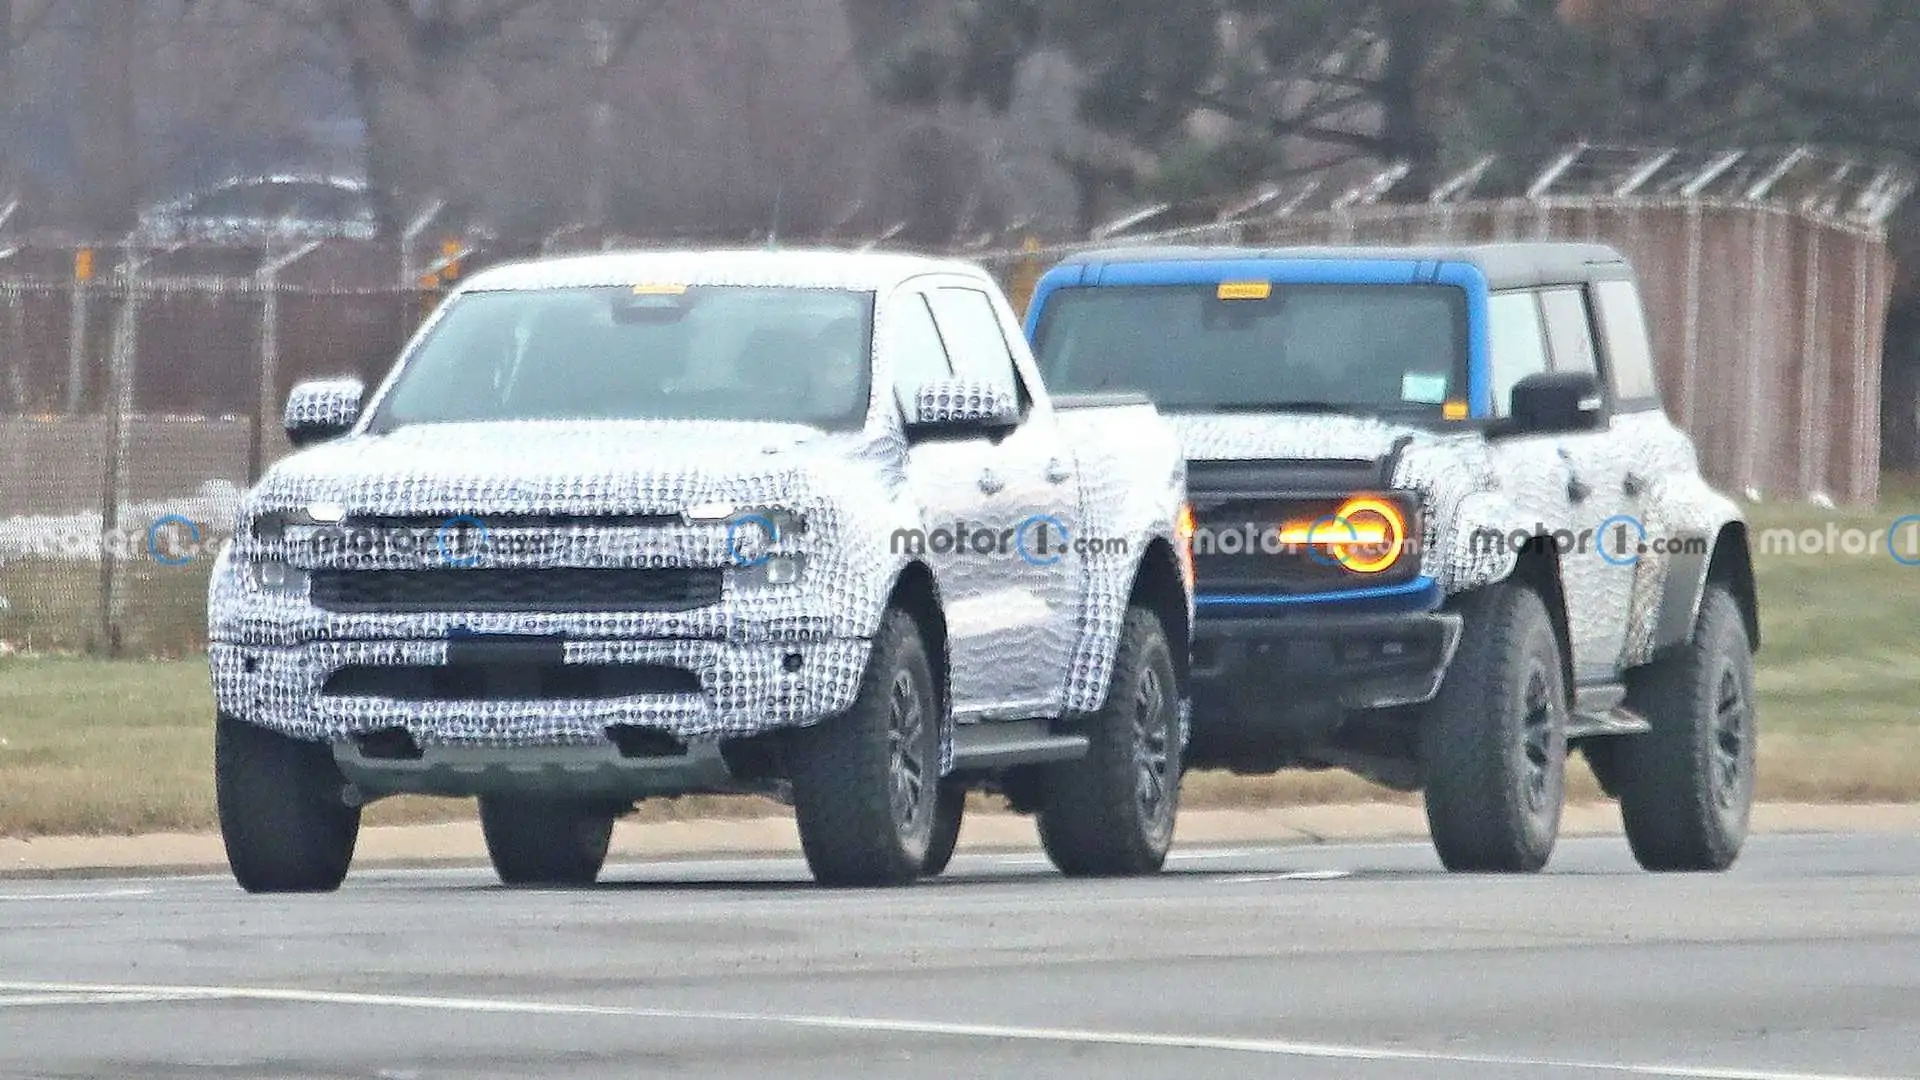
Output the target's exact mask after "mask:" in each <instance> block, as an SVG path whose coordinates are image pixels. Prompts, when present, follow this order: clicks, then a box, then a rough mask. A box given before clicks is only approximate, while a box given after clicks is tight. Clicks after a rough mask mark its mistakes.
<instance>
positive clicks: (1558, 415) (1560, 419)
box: [1506, 372, 1606, 434]
mask: <svg viewBox="0 0 1920 1080" xmlns="http://www.w3.org/2000/svg"><path fill="white" fill-rule="evenodd" d="M1512 402H1513V407H1512V409H1511V410H1509V411H1510V412H1511V413H1512V416H1511V417H1510V418H1509V419H1508V421H1507V424H1506V429H1507V430H1508V431H1509V432H1513V433H1529V434H1544V433H1550V432H1567V431H1593V430H1595V429H1596V428H1598V427H1600V426H1601V425H1602V424H1603V423H1604V422H1605V420H1606V392H1605V389H1604V388H1603V387H1601V385H1600V380H1599V379H1598V378H1596V377H1595V376H1593V375H1592V374H1590V373H1588V372H1558V373H1542V374H1539V375H1529V376H1527V377H1526V378H1524V379H1521V380H1520V382H1519V383H1518V384H1516V385H1515V386H1514V388H1513V398H1512Z"/></svg>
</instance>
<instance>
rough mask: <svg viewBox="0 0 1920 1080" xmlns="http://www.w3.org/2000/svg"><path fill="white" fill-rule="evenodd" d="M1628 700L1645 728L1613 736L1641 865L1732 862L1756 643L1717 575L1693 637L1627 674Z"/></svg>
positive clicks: (1748, 777)
mask: <svg viewBox="0 0 1920 1080" xmlns="http://www.w3.org/2000/svg"><path fill="white" fill-rule="evenodd" d="M1627 700H1628V703H1629V704H1630V705H1632V706H1633V707H1634V709H1636V710H1637V711H1638V712H1639V713H1640V714H1641V715H1643V716H1645V717H1646V718H1647V721H1648V723H1649V724H1650V725H1651V726H1652V730H1651V731H1648V732H1646V733H1644V734H1640V735H1632V736H1627V737H1625V738H1621V739H1618V740H1615V744H1614V746H1613V763H1614V768H1615V771H1616V773H1617V777H1618V779H1617V781H1616V782H1617V783H1618V784H1619V788H1620V817H1621V821H1622V823H1623V824H1624V825H1625V826H1626V833H1627V843H1628V845H1629V846H1630V847H1631V848H1632V849H1633V856H1634V859H1635V860H1636V861H1638V862H1639V863H1640V865H1641V867H1642V868H1644V869H1647V870H1658V871H1717V870H1725V869H1727V868H1728V867H1730V866H1732V865H1733V862H1734V860H1735V859H1736V858H1738V857H1739V854H1740V849H1741V847H1743V846H1744V844H1745V842H1746V837H1747V825H1748V819H1749V817H1750V815H1751V813H1752V810H1753V787H1754V773H1755V769H1754V763H1755V750H1756V747H1757V742H1758V740H1757V729H1756V727H1755V724H1754V717H1755V713H1754V695H1753V649H1752V646H1751V645H1750V644H1749V642H1748V638H1747V627H1746V621H1745V619H1743V618H1742V616H1741V614H1740V605H1739V604H1738V603H1736V602H1735V601H1734V598H1733V594H1732V593H1730V592H1728V591H1727V589H1726V587H1725V586H1723V585H1719V584H1714V585H1712V586H1710V587H1709V588H1708V589H1707V590H1706V594H1705V595H1704V596H1703V597H1702V598H1701V601H1700V617H1699V620H1698V622H1697V623H1696V624H1695V628H1694V634H1693V641H1692V642H1690V643H1689V644H1688V645H1687V646H1686V647H1685V648H1684V649H1681V650H1679V651H1677V652H1675V653H1673V654H1672V655H1670V656H1667V657H1665V658H1663V659H1661V660H1657V661H1655V662H1654V663H1652V664H1650V665H1648V666H1647V667H1645V668H1642V669H1641V670H1639V671H1636V672H1634V673H1633V675H1632V676H1631V677H1630V678H1629V680H1628V683H1627Z"/></svg>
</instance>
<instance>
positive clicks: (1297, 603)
mask: <svg viewBox="0 0 1920 1080" xmlns="http://www.w3.org/2000/svg"><path fill="white" fill-rule="evenodd" d="M1229 281H1269V282H1272V283H1273V284H1276V285H1424V284H1433V285H1452V286H1454V287H1456V288H1459V289H1461V290H1463V291H1464V292H1465V293H1466V294H1467V406H1468V409H1469V415H1470V416H1472V417H1474V418H1475V419H1485V418H1488V417H1491V416H1492V415H1493V387H1492V379H1491V377H1490V374H1489V372H1490V368H1491V362H1490V359H1489V350H1488V344H1487V341H1488V338H1487V306H1488V296H1489V295H1490V293H1491V289H1490V288H1489V286H1488V283H1487V277H1486V275H1485V274H1483V273H1482V272H1481V271H1480V268H1479V267H1477V266H1474V265H1473V264H1471V263H1466V262H1454V261H1445V262H1439V261H1435V260H1432V259H1420V260H1395V259H1379V258H1367V259H1337V258H1333V259H1330V258H1274V257H1272V256H1269V255H1265V254H1258V253H1250V254H1249V255H1248V257H1247V258H1244V259H1201V260H1193V259H1143V260H1140V261H1136V262H1128V261H1125V260H1124V259H1119V258H1116V259H1115V260H1113V261H1110V262H1079V263H1067V264H1064V265H1061V266H1056V267H1054V268H1053V269H1052V270H1049V271H1047V272H1046V273H1045V274H1043V275H1041V277H1040V280H1039V281H1038V282H1037V283H1036V284H1035V286H1034V290H1033V297H1032V299H1031V300H1029V301H1028V304H1027V318H1026V332H1027V339H1028V340H1029V341H1033V340H1035V339H1036V338H1037V335H1038V330H1039V326H1040V317H1041V315H1042V313H1043V312H1044V311H1045V309H1046V303H1047V298H1048V296H1050V295H1051V294H1052V293H1053V292H1054V291H1056V290H1058V289H1068V288H1087V287H1091V288H1100V287H1104V286H1115V287H1124V286H1142V285H1146V286H1151V285H1218V284H1221V283H1223V282H1229ZM1441 599H1442V597H1441V595H1440V588H1439V585H1438V584H1437V583H1436V582H1434V580H1433V579H1431V578H1426V577H1421V578H1416V579H1415V580H1413V581H1410V582H1407V583H1405V584H1403V585H1394V586H1389V587H1385V588H1377V589H1348V590H1343V591H1339V592H1326V593H1315V594H1310V595H1303V596H1282V595H1273V594H1257V593H1255V594H1233V593H1213V594H1206V593H1203V594H1200V595H1197V596H1195V597H1194V604H1195V606H1196V608H1197V609H1199V610H1201V611H1228V610H1237V611H1241V612H1245V613H1248V614H1251V613H1254V612H1271V613H1274V614H1279V613H1281V612H1285V611H1300V612H1303V613H1305V612H1309V611H1312V610H1313V609H1314V608H1319V607H1338V608H1339V609H1340V610H1341V611H1343V612H1362V611H1364V612H1369V613H1375V612H1377V613H1380V614H1390V613H1399V612H1421V611H1432V610H1434V609H1436V608H1438V607H1439V606H1440V603H1441Z"/></svg>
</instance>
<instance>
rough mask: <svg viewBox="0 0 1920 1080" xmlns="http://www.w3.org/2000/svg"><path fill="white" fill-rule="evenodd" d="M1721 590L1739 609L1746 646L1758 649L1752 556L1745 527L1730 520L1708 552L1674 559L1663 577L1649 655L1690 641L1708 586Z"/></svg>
mask: <svg viewBox="0 0 1920 1080" xmlns="http://www.w3.org/2000/svg"><path fill="white" fill-rule="evenodd" d="M1711 585H1722V586H1725V587H1726V589H1727V591H1728V592H1729V593H1731V594H1732V595H1733V600H1734V603H1735V604H1736V605H1738V607H1739V608H1740V621H1741V623H1742V624H1744V625H1745V627H1746V631H1747V642H1748V646H1749V647H1750V648H1752V649H1755V650H1758V649H1759V648H1760V598H1759V590H1758V588H1757V586H1756V584H1755V582H1754V575H1753V551H1752V548H1751V546H1750V544H1749V541H1748V533H1747V524H1746V522H1744V521H1729V522H1727V523H1726V524H1724V525H1722V526H1721V527H1720V531H1719V532H1718V533H1716V534H1715V535H1714V538H1713V546H1712V550H1711V551H1710V552H1709V553H1707V554H1701V553H1698V552H1694V553H1690V554H1682V555H1678V556H1675V557H1674V559H1673V562H1672V564H1671V566H1670V568H1669V570H1668V573H1667V581H1666V584H1665V586H1664V588H1663V590H1662V593H1661V598H1660V612H1659V619H1658V622H1657V624H1656V625H1655V627H1654V641H1653V652H1654V654H1655V655H1658V654H1660V653H1661V652H1664V651H1665V650H1668V649H1672V648H1675V647H1677V646H1681V645H1685V644H1687V643H1688V642H1690V641H1692V640H1693V634H1694V628H1695V624H1696V623H1698V622H1699V619H1700V605H1701V604H1702V603H1704V602H1705V598H1706V592H1707V588H1708V586H1711Z"/></svg>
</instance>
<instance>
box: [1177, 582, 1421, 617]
mask: <svg viewBox="0 0 1920 1080" xmlns="http://www.w3.org/2000/svg"><path fill="white" fill-rule="evenodd" d="M1443 600H1444V597H1442V596H1441V594H1440V583H1439V582H1437V581H1435V580H1433V579H1432V578H1430V577H1418V578H1414V579H1413V580H1412V581H1409V582H1406V583H1404V584H1401V585H1388V586H1385V587H1383V588H1378V589H1344V590H1341V591H1339V592H1323V593H1304V594H1298V595H1281V594H1278V593H1201V594H1199V595H1197V596H1195V597H1194V598H1193V603H1194V606H1195V608H1196V609H1198V610H1200V611H1223V612H1224V611H1237V612H1239V613H1241V614H1247V615H1251V614H1274V615H1278V614H1281V613H1284V612H1290V611H1298V612H1302V613H1305V612H1311V611H1312V610H1314V609H1315V608H1326V607H1337V608H1339V609H1340V610H1341V611H1342V612H1343V613H1345V614H1350V615H1358V614H1366V615H1400V614H1407V613H1412V612H1421V611H1434V610H1437V609H1438V608H1439V607H1440V605H1441V602H1442V601H1443Z"/></svg>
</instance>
